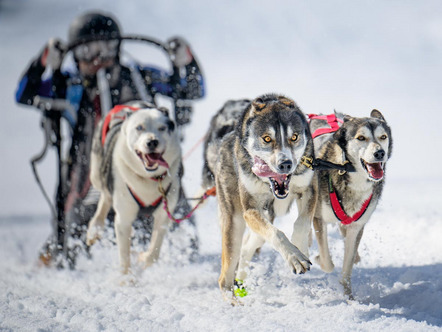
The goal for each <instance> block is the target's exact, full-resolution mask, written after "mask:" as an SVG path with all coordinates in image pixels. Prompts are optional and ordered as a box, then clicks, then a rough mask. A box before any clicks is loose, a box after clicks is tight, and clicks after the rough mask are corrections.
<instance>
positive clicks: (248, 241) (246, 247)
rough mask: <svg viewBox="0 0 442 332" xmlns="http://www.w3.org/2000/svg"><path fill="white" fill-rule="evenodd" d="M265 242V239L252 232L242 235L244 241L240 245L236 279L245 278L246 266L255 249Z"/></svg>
mask: <svg viewBox="0 0 442 332" xmlns="http://www.w3.org/2000/svg"><path fill="white" fill-rule="evenodd" d="M264 243H265V240H264V239H263V238H262V237H261V236H259V235H258V234H256V233H254V232H249V233H247V235H246V236H245V237H244V241H243V244H242V247H241V255H240V258H239V265H238V271H237V273H236V279H239V280H245V279H246V277H247V271H246V269H247V267H248V266H249V262H250V261H251V260H252V257H253V255H254V254H255V252H256V250H257V249H259V248H261V247H262V245H263V244H264Z"/></svg>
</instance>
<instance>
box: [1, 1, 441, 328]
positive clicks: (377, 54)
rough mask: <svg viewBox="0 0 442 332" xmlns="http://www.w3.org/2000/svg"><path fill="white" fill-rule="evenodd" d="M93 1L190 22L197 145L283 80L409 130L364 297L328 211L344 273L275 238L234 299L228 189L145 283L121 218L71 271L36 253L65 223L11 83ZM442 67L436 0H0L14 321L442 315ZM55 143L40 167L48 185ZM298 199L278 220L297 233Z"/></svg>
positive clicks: (242, 323)
mask: <svg viewBox="0 0 442 332" xmlns="http://www.w3.org/2000/svg"><path fill="white" fill-rule="evenodd" d="M90 8H101V9H106V10H108V11H111V12H113V13H114V14H115V15H116V16H117V17H118V18H119V20H120V22H121V24H122V26H123V30H124V32H126V33H139V34H146V35H151V36H155V37H156V38H158V39H160V40H166V39H167V38H168V37H170V36H173V35H176V34H180V35H183V36H184V37H185V38H187V39H188V40H189V41H190V42H191V44H192V46H193V48H194V50H195V53H196V54H197V56H198V59H199V60H200V62H201V63H202V66H203V69H204V72H205V75H206V78H207V96H206V98H205V99H204V100H202V101H198V102H196V103H195V109H194V111H195V112H194V118H193V122H192V125H191V126H190V127H189V128H188V129H187V131H186V140H185V142H184V144H183V151H184V153H186V152H187V151H189V150H190V149H191V147H192V146H193V145H194V144H195V143H196V142H197V141H198V140H199V139H200V138H201V137H202V136H203V134H204V132H205V130H206V128H207V127H208V123H209V120H210V117H211V116H212V115H213V114H214V112H215V111H216V110H217V109H219V108H220V107H221V105H222V104H223V103H224V101H226V100H227V99H229V98H253V97H255V96H257V95H259V94H262V93H266V92H280V93H284V94H286V95H288V96H289V97H292V98H294V99H295V100H296V101H297V103H298V104H299V105H300V106H301V108H302V109H303V110H304V111H305V112H308V113H317V112H321V113H327V112H331V111H332V110H333V109H337V110H338V111H341V112H344V113H349V114H353V115H356V116H366V115H368V114H369V112H370V110H371V109H372V108H378V109H379V110H381V111H382V112H383V114H384V116H385V117H386V118H387V120H388V121H389V123H390V125H391V127H392V129H393V138H394V144H395V145H394V151H393V157H392V159H391V161H390V162H389V165H388V172H387V184H386V187H385V192H384V195H383V199H382V202H381V203H380V205H379V207H378V209H377V211H376V212H375V214H374V215H373V217H372V220H371V221H370V223H369V224H368V225H367V227H366V231H365V232H364V237H363V239H362V243H361V247H360V254H361V257H362V262H361V263H360V264H358V265H357V266H356V267H355V270H354V275H353V288H354V294H355V297H356V301H354V302H351V303H348V302H347V301H346V300H345V298H344V297H343V295H342V288H341V286H340V284H339V273H340V271H341V264H342V258H343V243H342V240H341V239H340V235H339V233H338V231H337V229H336V228H335V227H330V238H331V239H330V246H331V251H332V254H333V258H334V261H335V266H336V268H335V271H334V272H333V273H331V274H325V273H323V272H322V271H321V270H320V269H319V267H318V266H316V265H313V267H312V269H311V271H310V272H309V273H307V274H305V275H302V276H296V275H293V274H292V273H291V272H290V271H289V269H288V268H287V266H286V265H285V263H284V262H283V260H282V258H281V257H280V256H279V255H278V254H277V253H276V252H275V251H274V250H273V249H271V248H270V247H269V246H268V245H266V246H264V248H263V250H262V252H261V254H260V257H259V258H258V259H256V260H255V261H254V262H253V264H252V270H251V274H250V278H249V280H248V283H249V284H248V287H249V296H247V297H246V298H245V299H244V305H243V306H241V307H231V306H229V305H228V304H226V303H225V302H224V301H223V300H222V298H221V294H220V292H219V289H218V285H217V279H218V274H219V269H220V252H221V250H220V249H221V238H220V231H219V226H218V221H217V216H216V208H217V206H216V200H215V199H213V198H211V199H210V200H209V202H208V204H207V205H205V206H204V207H203V208H202V209H200V210H199V211H198V212H197V214H196V219H197V226H198V234H199V238H200V241H201V250H200V256H199V257H198V258H197V259H196V261H195V262H189V261H188V259H187V256H186V255H184V254H182V252H180V251H178V250H177V246H175V245H171V244H170V243H171V242H176V241H178V237H179V233H175V234H170V235H169V239H170V240H169V241H166V245H165V247H164V250H163V253H162V256H161V259H160V261H159V262H158V264H156V265H154V266H152V267H151V268H149V269H148V270H145V271H143V272H142V271H136V278H137V283H136V284H135V285H133V286H120V283H119V281H120V278H119V275H118V273H117V270H118V261H117V252H116V247H115V246H114V245H112V243H111V242H112V241H111V239H112V237H111V236H109V239H108V240H107V241H103V242H101V243H100V244H98V245H97V246H96V247H94V248H93V250H92V258H91V259H90V260H88V259H86V258H85V257H83V258H81V259H80V260H79V262H78V266H77V269H76V270H74V271H70V270H55V269H45V268H41V267H38V266H37V262H36V257H37V252H38V250H39V249H40V247H41V245H42V243H43V241H44V240H45V239H46V237H47V235H48V234H49V233H50V225H49V222H48V220H49V217H48V214H49V211H48V207H47V205H46V203H45V202H44V200H43V198H42V196H41V194H40V192H39V190H38V188H37V185H36V184H35V181H34V179H33V177H32V172H31V169H30V167H29V163H28V160H29V158H30V157H31V155H33V154H35V153H37V152H38V151H39V149H40V148H41V145H42V134H41V131H40V128H39V115H38V112H36V111H34V110H32V109H30V108H29V109H26V108H24V107H21V106H18V105H16V104H15V103H14V100H13V95H14V91H15V87H16V84H17V81H18V78H19V76H20V74H21V73H22V71H23V70H24V68H25V66H26V64H27V63H28V61H29V60H30V58H31V57H33V56H34V55H36V54H37V52H38V50H39V49H40V48H41V47H42V46H43V44H44V43H45V41H46V40H47V39H48V38H50V37H52V36H59V37H61V38H63V39H66V35H67V26H68V24H69V22H70V21H71V20H72V19H73V18H74V17H75V16H76V15H78V14H79V13H81V12H83V11H84V10H87V9H90ZM441 77H442V3H441V2H440V1H437V0H426V1H421V2H415V1H399V0H393V1H388V2H385V1H380V0H379V1H358V2H354V1H345V0H332V1H317V2H314V3H312V2H305V1H289V0H285V1H282V0H281V1H279V0H276V1H256V0H245V1H240V2H239V1H234V0H229V1H223V2H209V1H203V0H195V1H189V2H182V1H178V0H177V1H168V0H165V1H161V2H154V1H141V0H140V1H130V2H129V1H124V2H117V1H106V0H77V1H71V2H67V1H64V2H60V1H55V0H36V1H30V0H19V1H17V0H0V91H1V92H0V102H1V104H2V121H1V122H0V128H1V130H0V155H1V156H2V158H1V162H0V188H1V192H0V253H1V255H2V256H1V260H0V330H1V331H3V330H5V331H21V330H25V331H140V330H141V331H295V330H300V331H355V330H357V331H373V330H379V331H441V330H442V279H441V276H442V242H441V240H440V238H441V236H442V213H441V212H440V207H441V206H442V172H441V170H440V164H441V162H442V158H441V157H440V152H439V151H440V148H439V144H440V143H441V142H442V131H441V130H440V129H439V126H438V125H437V124H436V123H435V122H436V119H438V117H439V116H440V114H439V113H440V111H441V105H442V94H441V91H442V79H441ZM433 119H434V120H433ZM53 158H54V156H53V153H52V154H50V155H49V156H48V158H47V159H46V160H45V162H44V163H43V164H42V165H40V167H39V170H40V173H41V174H42V177H43V181H44V183H45V185H46V186H47V187H48V189H49V190H50V189H51V188H52V187H53V185H54V159H53ZM201 166H202V159H201V146H199V147H198V148H197V149H196V150H195V151H194V152H193V154H191V155H190V156H189V158H188V159H186V161H185V168H186V175H185V178H184V183H185V185H186V189H187V192H188V193H189V194H190V195H192V194H193V193H194V192H195V190H196V188H197V187H198V184H199V181H200V180H199V178H200V177H199V174H200V170H201ZM295 215H296V211H293V215H292V216H289V217H286V218H284V219H281V220H278V222H277V225H278V226H279V227H281V228H282V229H283V230H284V231H285V232H287V233H288V234H290V229H291V220H293V219H294V217H295ZM178 248H179V246H178ZM137 249H139V248H134V250H137ZM316 254H317V246H316V243H314V244H313V247H312V249H311V256H312V257H313V256H314V255H316Z"/></svg>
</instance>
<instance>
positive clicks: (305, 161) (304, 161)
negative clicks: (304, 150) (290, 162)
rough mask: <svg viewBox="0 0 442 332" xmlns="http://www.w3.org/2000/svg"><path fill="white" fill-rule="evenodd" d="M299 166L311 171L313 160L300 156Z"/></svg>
mask: <svg viewBox="0 0 442 332" xmlns="http://www.w3.org/2000/svg"><path fill="white" fill-rule="evenodd" d="M301 164H303V165H304V166H305V167H308V168H310V169H311V170H313V158H312V157H307V156H302V158H301Z"/></svg>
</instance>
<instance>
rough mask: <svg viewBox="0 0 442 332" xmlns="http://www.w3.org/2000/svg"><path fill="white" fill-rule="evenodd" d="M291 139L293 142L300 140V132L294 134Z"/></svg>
mask: <svg viewBox="0 0 442 332" xmlns="http://www.w3.org/2000/svg"><path fill="white" fill-rule="evenodd" d="M291 140H292V142H296V141H297V140H298V134H293V135H292V138H291Z"/></svg>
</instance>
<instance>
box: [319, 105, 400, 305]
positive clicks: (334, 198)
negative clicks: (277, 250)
mask: <svg viewBox="0 0 442 332" xmlns="http://www.w3.org/2000/svg"><path fill="white" fill-rule="evenodd" d="M338 119H339V120H338V121H340V122H341V123H342V124H341V125H340V127H339V129H338V130H337V131H335V132H334V133H329V134H325V135H321V136H318V137H316V138H314V146H315V154H316V157H318V158H321V159H324V160H327V161H330V162H333V163H336V164H345V163H351V164H352V165H353V167H354V169H355V171H354V172H342V171H338V170H331V171H330V170H329V171H317V172H315V180H314V181H313V183H314V187H317V189H316V190H314V192H315V193H316V195H317V197H316V198H313V201H316V210H315V215H314V219H313V225H314V229H315V234H316V238H317V241H318V246H319V256H318V257H317V258H316V261H317V262H318V263H319V265H320V266H321V268H322V270H324V271H326V272H331V271H332V270H333V268H334V265H333V262H332V259H331V257H330V252H329V248H328V242H327V222H334V223H338V224H339V225H340V230H341V233H342V235H343V237H344V238H345V252H344V264H343V268H342V279H341V283H342V285H343V286H344V293H345V295H346V296H348V297H349V298H350V299H352V298H353V296H352V288H351V274H352V269H353V264H354V263H356V262H358V261H359V255H358V246H359V242H360V241H361V237H362V234H363V231H364V226H365V225H366V223H367V222H368V220H369V219H370V217H371V215H372V213H373V212H374V210H375V208H376V206H377V204H378V202H379V199H380V197H381V193H382V189H383V187H384V181H385V166H386V163H387V160H388V159H389V158H390V156H391V152H392V144H393V141H392V137H391V130H390V127H389V126H388V124H387V122H386V121H385V119H384V117H383V116H382V114H381V112H379V111H377V110H373V111H372V112H371V115H370V117H366V118H357V117H350V116H342V115H338ZM336 123H337V122H336ZM327 126H328V124H327V121H325V120H318V119H312V120H311V122H310V129H311V132H312V133H313V136H315V132H316V130H317V129H318V128H321V127H327Z"/></svg>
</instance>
